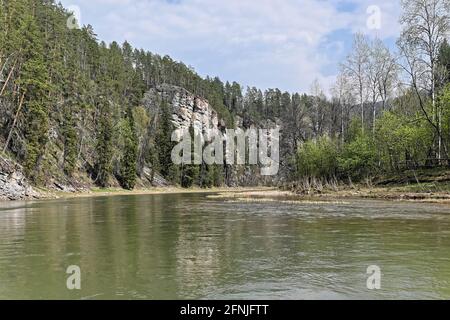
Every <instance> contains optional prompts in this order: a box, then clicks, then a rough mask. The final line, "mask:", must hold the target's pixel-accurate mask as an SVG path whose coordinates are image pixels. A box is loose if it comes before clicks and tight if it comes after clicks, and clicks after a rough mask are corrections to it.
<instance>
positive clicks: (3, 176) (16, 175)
mask: <svg viewBox="0 0 450 320" xmlns="http://www.w3.org/2000/svg"><path fill="white" fill-rule="evenodd" d="M39 196H40V195H39V193H38V192H36V191H35V190H33V188H32V187H31V185H30V184H29V182H28V181H27V179H26V178H25V176H24V174H23V170H22V167H21V166H20V165H18V164H17V163H15V162H13V161H11V160H8V159H5V158H3V157H1V156H0V200H25V199H36V198H39Z"/></svg>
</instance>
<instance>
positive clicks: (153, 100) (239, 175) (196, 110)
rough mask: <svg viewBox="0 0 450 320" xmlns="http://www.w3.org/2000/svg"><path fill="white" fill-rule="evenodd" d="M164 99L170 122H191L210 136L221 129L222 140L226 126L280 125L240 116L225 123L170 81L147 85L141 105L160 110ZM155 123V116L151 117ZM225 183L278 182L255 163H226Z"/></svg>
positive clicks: (184, 124)
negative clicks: (169, 82)
mask: <svg viewBox="0 0 450 320" xmlns="http://www.w3.org/2000/svg"><path fill="white" fill-rule="evenodd" d="M162 101H165V102H166V103H167V104H168V106H169V108H170V110H171V113H172V123H173V125H174V127H175V128H176V129H188V128H189V127H190V126H193V127H194V129H196V130H197V132H201V133H202V137H203V138H205V139H206V140H209V138H210V134H213V133H214V132H218V131H220V132H222V134H223V137H224V139H225V141H226V140H227V139H228V137H227V135H226V130H225V129H226V128H240V129H243V130H247V129H258V128H265V129H274V128H277V127H280V126H281V124H280V122H275V121H270V120H266V121H263V122H261V123H253V122H251V121H249V120H248V119H243V118H241V117H239V116H235V117H234V123H226V122H225V121H224V120H223V119H221V118H220V115H219V114H218V113H217V112H216V110H214V108H213V107H212V106H211V105H210V104H209V102H208V101H207V100H206V99H204V98H202V97H198V96H196V95H194V94H192V93H191V92H189V91H187V90H186V89H184V88H181V87H177V86H172V85H167V84H166V85H158V86H156V87H155V88H152V89H150V90H149V91H148V92H147V93H146V94H145V96H144V100H143V102H144V106H145V107H146V108H147V109H148V110H149V112H150V114H153V115H157V114H159V108H160V106H161V102H162ZM153 121H154V123H153V124H152V126H153V127H156V124H157V121H158V117H154V118H153ZM225 171H226V172H225V173H224V176H225V183H226V184H227V185H228V186H234V187H235V186H257V185H274V184H277V183H279V179H280V176H278V175H277V176H273V177H268V176H262V175H261V173H260V168H259V167H258V166H257V165H233V166H226V167H225Z"/></svg>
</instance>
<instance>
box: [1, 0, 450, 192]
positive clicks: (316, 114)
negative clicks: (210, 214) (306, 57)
mask: <svg viewBox="0 0 450 320" xmlns="http://www.w3.org/2000/svg"><path fill="white" fill-rule="evenodd" d="M403 8H404V10H403V11H404V13H403V16H402V18H401V22H402V27H403V31H402V34H401V36H400V38H399V40H398V42H397V47H398V49H397V50H396V51H395V52H391V50H389V49H388V48H387V47H386V46H385V45H384V44H383V42H382V41H381V40H379V39H369V38H367V37H365V36H364V35H362V34H357V35H356V36H355V39H354V45H353V49H352V51H351V53H350V54H349V56H348V57H347V59H346V60H345V61H344V62H343V63H342V65H341V72H340V74H339V76H338V77H337V81H336V83H335V85H334V87H333V90H332V95H331V98H330V97H328V96H327V95H326V94H325V92H324V91H323V89H322V88H321V87H320V84H319V83H318V82H314V83H313V84H312V86H311V91H310V93H309V94H300V93H288V92H282V91H281V90H279V89H276V88H274V89H268V90H265V91H262V90H259V89H257V88H255V87H248V88H243V87H242V86H241V85H240V84H238V83H237V82H232V83H230V82H225V83H224V82H222V81H221V80H220V79H219V78H218V77H214V78H211V77H206V78H202V77H200V76H199V75H198V74H197V73H196V72H195V70H194V69H193V68H192V67H190V66H186V65H185V64H184V63H182V62H178V61H174V60H172V59H171V58H170V57H169V56H160V55H158V54H154V53H151V52H149V51H145V50H143V49H136V48H133V47H132V46H131V45H130V44H129V43H128V42H125V43H123V44H118V43H116V42H112V43H110V44H106V43H105V42H103V41H99V40H98V39H97V35H96V34H95V32H94V30H93V28H92V27H91V26H90V25H87V26H80V27H79V28H68V27H67V20H68V19H69V18H70V17H71V13H69V12H68V11H67V10H65V9H64V8H63V7H62V6H61V5H60V4H56V3H55V2H54V1H53V0H9V1H6V0H0V108H1V113H0V146H1V148H2V150H1V151H2V152H3V153H4V154H6V155H8V156H9V157H11V158H14V159H15V160H16V161H17V162H19V163H21V164H23V167H24V170H25V173H26V175H27V177H28V178H29V179H31V180H32V181H33V182H34V183H35V184H36V185H46V184H49V183H51V181H52V180H57V181H74V180H76V181H78V180H82V179H83V174H82V173H87V174H88V176H89V177H90V178H91V179H92V180H93V181H95V183H96V184H97V185H99V186H101V187H107V186H110V185H111V183H112V181H113V180H116V181H118V183H120V185H121V186H122V187H123V188H126V189H132V188H134V186H135V184H136V181H137V178H138V177H140V176H141V175H142V174H143V173H144V171H145V168H146V166H150V167H151V168H152V175H153V174H155V172H158V173H160V174H161V175H162V176H163V177H164V178H166V179H167V180H169V181H172V182H173V183H177V184H180V185H182V186H185V187H190V186H192V185H199V186H203V187H209V186H213V185H216V186H219V185H222V184H230V182H231V181H230V176H231V173H230V172H231V169H230V168H229V167H227V166H205V165H202V166H184V167H177V166H173V165H171V161H169V160H170V151H171V149H172V147H173V142H172V141H170V135H171V132H172V129H173V128H172V123H171V111H170V105H169V104H170V101H161V105H160V106H159V108H158V110H159V111H158V112H157V113H151V112H150V111H149V110H148V109H146V108H145V107H144V106H143V104H142V100H143V97H144V93H145V92H146V91H147V90H149V89H150V88H152V87H155V86H158V85H160V84H169V85H173V86H179V87H182V88H185V89H186V90H188V91H190V92H191V93H193V94H194V95H197V96H200V97H204V98H205V99H207V100H208V101H209V103H210V104H211V106H212V107H213V108H214V109H215V110H216V111H217V112H218V114H219V117H220V118H221V119H223V120H224V122H225V123H226V124H227V126H228V127H232V126H234V124H235V123H236V122H237V120H238V119H241V125H242V126H243V127H244V128H245V127H249V126H250V125H256V126H266V125H267V124H268V123H269V122H270V123H272V124H273V123H276V122H277V121H280V122H281V124H282V132H281V139H282V141H281V145H280V148H281V150H280V151H281V162H282V172H281V176H282V180H284V181H291V180H296V179H301V178H304V177H311V176H315V177H339V178H348V177H352V178H354V179H359V178H362V177H367V176H369V175H374V174H377V173H378V172H381V171H393V170H402V169H404V168H405V167H408V166H418V165H421V164H425V162H426V164H430V165H433V164H443V163H448V149H449V143H450V125H449V123H450V114H449V110H450V109H449V96H450V93H449V85H448V83H449V77H450V48H449V45H448V43H447V41H446V37H448V30H449V12H450V10H449V1H448V0H408V1H403ZM155 119H156V120H157V126H156V128H153V127H152V126H150V123H153V122H154V120H155ZM247 169H248V168H247Z"/></svg>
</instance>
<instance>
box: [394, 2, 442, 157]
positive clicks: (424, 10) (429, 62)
mask: <svg viewBox="0 0 450 320" xmlns="http://www.w3.org/2000/svg"><path fill="white" fill-rule="evenodd" d="M402 6H403V10H404V12H403V15H402V17H401V19H400V23H401V24H402V26H403V30H402V34H401V36H400V39H399V40H398V47H399V49H400V52H401V54H402V56H403V58H404V64H403V67H404V69H405V71H406V72H407V74H408V75H409V76H410V78H411V85H412V88H413V90H414V91H415V92H416V94H417V95H418V96H419V101H420V107H421V109H422V111H423V113H424V115H425V117H426V119H427V120H428V122H430V124H431V125H432V126H433V128H434V129H435V130H436V136H437V137H438V150H437V157H438V158H441V156H442V146H443V139H442V133H441V118H442V116H441V115H442V111H441V110H440V108H439V106H438V105H437V104H436V70H437V69H436V68H437V59H438V54H439V48H440V46H441V44H442V42H443V41H444V39H445V38H446V36H447V35H448V32H449V29H450V0H403V1H402ZM423 91H425V92H427V93H428V95H429V96H430V97H431V104H432V110H431V114H430V112H428V111H427V110H426V106H425V102H424V101H423V99H422V97H421V95H422V92H423ZM444 149H445V146H444ZM445 153H446V154H447V152H446V150H445Z"/></svg>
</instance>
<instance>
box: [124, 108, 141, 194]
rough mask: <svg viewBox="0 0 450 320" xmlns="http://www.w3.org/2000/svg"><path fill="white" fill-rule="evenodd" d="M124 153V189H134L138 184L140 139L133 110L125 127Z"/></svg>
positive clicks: (128, 114) (129, 111)
mask: <svg viewBox="0 0 450 320" xmlns="http://www.w3.org/2000/svg"><path fill="white" fill-rule="evenodd" d="M123 139H124V144H125V145H124V154H123V159H122V164H121V184H122V187H123V188H124V189H128V190H132V189H133V188H134V186H135V184H136V165H137V151H138V141H137V137H136V131H135V128H134V119H133V115H132V112H131V110H128V112H127V117H126V119H125V121H124V128H123Z"/></svg>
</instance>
